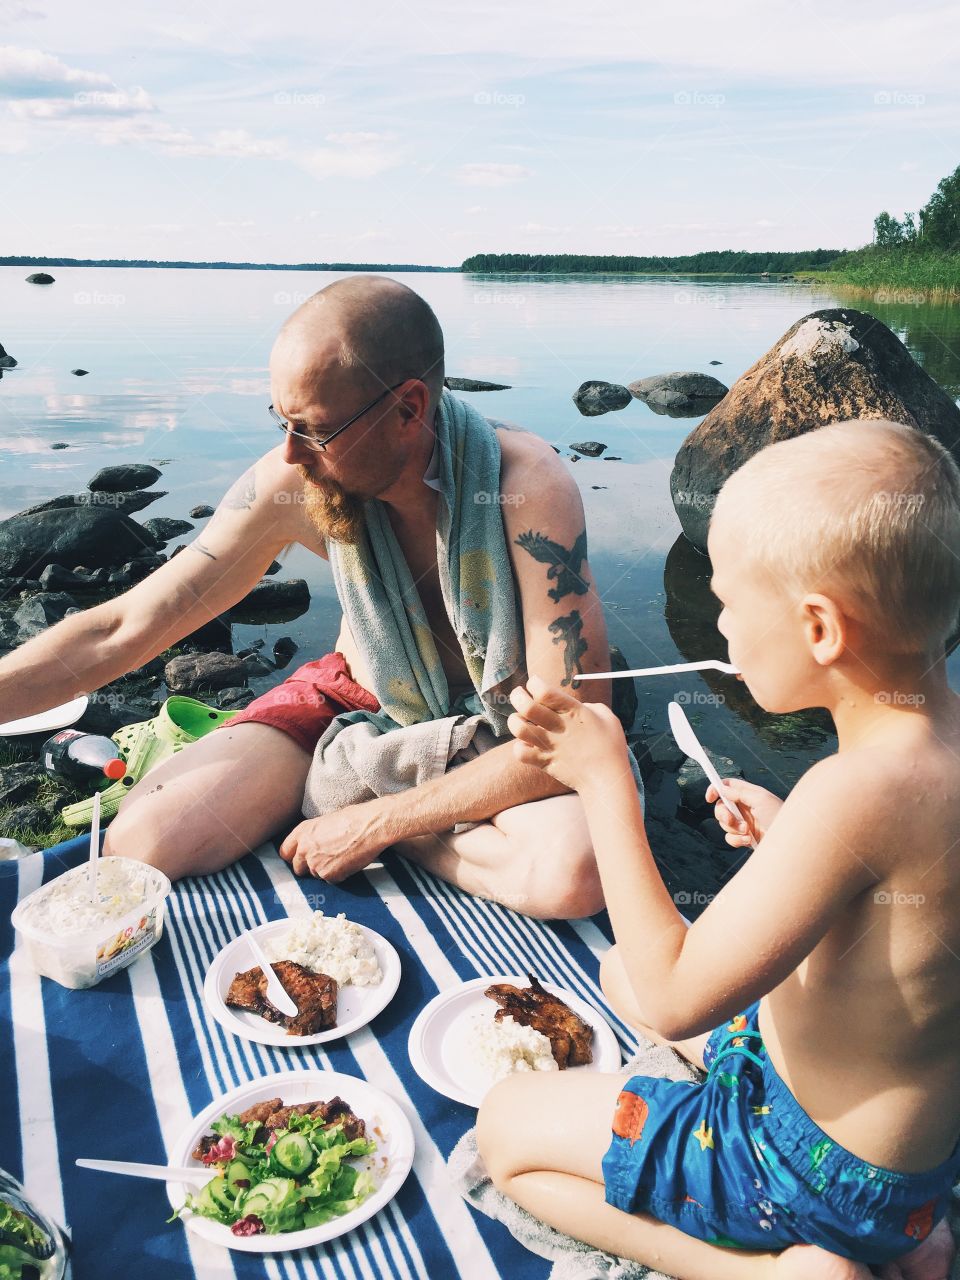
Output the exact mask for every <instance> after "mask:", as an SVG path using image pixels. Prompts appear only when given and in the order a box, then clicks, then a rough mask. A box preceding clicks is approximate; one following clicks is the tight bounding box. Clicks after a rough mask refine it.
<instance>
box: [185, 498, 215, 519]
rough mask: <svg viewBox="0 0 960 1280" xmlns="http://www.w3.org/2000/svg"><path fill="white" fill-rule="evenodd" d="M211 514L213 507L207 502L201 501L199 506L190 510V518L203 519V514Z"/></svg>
mask: <svg viewBox="0 0 960 1280" xmlns="http://www.w3.org/2000/svg"><path fill="white" fill-rule="evenodd" d="M212 515H213V507H211V506H210V505H209V503H206V502H201V503H200V505H199V507H194V508H193V509H192V510H191V512H190V519H191V520H203V519H204V517H205V516H212Z"/></svg>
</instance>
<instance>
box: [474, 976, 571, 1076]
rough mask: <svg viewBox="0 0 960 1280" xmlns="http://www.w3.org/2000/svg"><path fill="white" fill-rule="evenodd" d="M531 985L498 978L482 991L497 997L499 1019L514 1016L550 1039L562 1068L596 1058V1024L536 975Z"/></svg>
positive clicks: (519, 1021) (494, 998) (497, 1015)
mask: <svg viewBox="0 0 960 1280" xmlns="http://www.w3.org/2000/svg"><path fill="white" fill-rule="evenodd" d="M527 977H528V978H529V979H530V985H529V987H511V986H510V984H509V983H507V982H496V983H494V984H493V986H490V987H487V989H486V991H485V992H484V993H483V994H484V995H485V996H489V997H490V999H491V1000H495V1001H496V1002H497V1004H498V1005H499V1006H500V1008H499V1009H498V1010H497V1012H496V1014H495V1015H494V1016H495V1017H496V1020H497V1022H502V1021H503V1019H504V1018H513V1020H514V1022H518V1023H519V1024H520V1025H521V1026H522V1027H533V1029H534V1031H539V1032H541V1033H542V1034H543V1035H545V1036H546V1037H547V1039H548V1040H549V1041H550V1048H551V1049H552V1050H553V1056H554V1059H555V1061H556V1064H557V1066H558V1067H559V1068H560V1070H561V1071H563V1070H564V1068H566V1067H582V1066H585V1065H586V1064H587V1063H588V1062H592V1061H593V1050H592V1049H591V1047H590V1045H591V1042H592V1040H593V1027H591V1026H590V1025H589V1023H586V1022H584V1020H583V1019H582V1018H581V1017H579V1016H578V1015H577V1014H575V1013H574V1012H573V1010H572V1009H571V1008H570V1006H569V1005H565V1004H564V1003H563V1001H562V1000H561V999H560V998H559V997H558V996H553V995H551V994H550V992H549V991H544V989H543V987H542V986H541V985H540V983H539V982H538V981H537V979H536V978H535V977H534V976H533V974H532V973H529V974H527Z"/></svg>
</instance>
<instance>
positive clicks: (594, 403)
mask: <svg viewBox="0 0 960 1280" xmlns="http://www.w3.org/2000/svg"><path fill="white" fill-rule="evenodd" d="M630 400H631V395H630V392H629V390H628V388H627V387H621V386H620V384H619V383H618V382H599V381H593V382H581V383H580V385H579V387H577V389H576V391H575V392H574V393H573V403H574V404H575V405H576V406H577V408H578V409H579V410H580V412H581V413H582V414H583V416H584V417H585V418H598V417H599V416H600V414H602V413H611V412H613V411H614V410H616V409H625V408H626V407H627V405H628V404H629V403H630Z"/></svg>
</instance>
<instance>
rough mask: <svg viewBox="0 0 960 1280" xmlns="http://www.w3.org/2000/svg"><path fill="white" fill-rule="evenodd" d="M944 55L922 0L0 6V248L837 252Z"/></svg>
mask: <svg viewBox="0 0 960 1280" xmlns="http://www.w3.org/2000/svg"><path fill="white" fill-rule="evenodd" d="M958 65H960V6H957V5H956V4H954V3H950V4H940V3H926V2H925V0H918V2H916V3H914V4H912V5H905V4H903V3H902V0H899V2H898V3H891V2H890V0H870V3H866V2H865V0H847V2H846V3H844V4H838V3H837V2H836V0H829V2H825V0H790V2H789V3H784V2H782V0H763V2H758V0H725V2H724V3H722V4H720V3H717V0H710V2H705V0H674V2H673V3H670V4H663V3H659V4H651V3H649V0H648V2H647V3H642V2H639V0H578V2H577V3H571V2H570V0H510V2H507V0H337V2H336V3H331V0H308V2H303V0H279V2H278V0H274V3H273V4H270V5H264V4H262V3H260V2H258V3H256V4H254V3H251V2H250V0H230V3H227V2H226V0H190V2H189V3H185V2H184V0H162V2H161V3H146V2H145V0H93V3H91V4H88V5H79V4H77V3H76V0H0V255H3V254H34V255H50V256H60V255H62V256H71V257H123V258H157V259H180V260H194V261H201V260H224V259H226V260H231V261H245V262H247V261H249V262H264V261H267V262H281V263H285V262H290V263H293V262H330V261H355V262H394V263H401V262H403V263H423V264H433V265H446V266H451V265H458V264H459V263H460V262H461V261H462V260H463V259H464V258H465V257H467V256H468V255H469V254H471V253H478V252H492V253H500V252H520V253H549V252H557V253H560V252H572V253H628V254H629V253H634V254H682V253H694V252H698V251H700V250H705V249H745V250H778V249H780V250H795V249H811V248H817V247H824V248H853V247H856V246H857V245H860V244H863V243H865V242H866V241H868V240H869V239H870V235H871V230H872V223H873V218H874V216H875V215H876V214H877V213H878V212H879V211H880V210H881V209H888V210H890V211H891V212H892V213H894V214H896V215H898V216H899V215H901V214H902V213H903V212H904V210H915V209H917V208H918V207H919V206H920V205H922V204H923V203H924V202H925V201H926V199H927V198H928V197H929V195H930V193H931V192H932V191H933V189H934V188H935V186H936V184H937V182H938V181H939V180H940V179H941V178H942V177H943V176H945V175H946V174H947V173H950V172H952V170H953V169H954V168H955V167H956V166H957V164H958V163H960V145H958V140H960V130H958V127H957V126H958V124H960V100H958V99H960V90H958V87H957V86H958V77H957V74H956V70H957V67H958Z"/></svg>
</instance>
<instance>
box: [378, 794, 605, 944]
mask: <svg viewBox="0 0 960 1280" xmlns="http://www.w3.org/2000/svg"><path fill="white" fill-rule="evenodd" d="M393 848H394V849H396V850H397V852H398V853H400V854H402V855H403V856H404V857H405V858H409V859H410V861H411V862H416V863H418V864H419V865H420V866H422V867H425V868H426V869H427V870H428V871H432V872H433V874H434V875H437V876H439V877H440V878H441V879H443V880H447V881H449V882H450V883H451V884H455V885H457V886H458V888H460V889H463V890H465V891H466V892H467V893H472V894H475V895H476V896H478V897H481V898H492V899H494V900H495V901H497V902H502V903H503V904H504V905H505V906H509V907H513V908H514V910H516V911H521V912H523V914H524V915H529V916H536V917H538V918H540V919H547V920H550V919H562V920H573V919H579V918H581V917H583V916H591V915H594V914H595V913H596V912H597V911H600V910H602V908H603V892H602V890H601V887H600V876H599V873H598V871H597V864H596V859H595V858H594V856H593V848H592V845H591V843H590V833H589V831H588V830H587V822H586V818H585V817H584V813H583V805H582V804H581V802H580V797H579V796H576V795H565V796H551V797H549V798H548V799H546V800H534V801H531V802H530V803H529V804H520V805H515V806H514V807H513V808H510V809H504V810H503V812H502V813H498V814H496V815H495V816H494V817H493V818H491V819H490V821H489V822H481V823H478V824H477V825H476V826H475V827H472V828H471V829H470V830H469V831H461V832H459V833H457V834H454V833H453V832H450V831H447V832H444V833H443V835H437V836H434V835H428V836H419V837H417V838H416V839H414V840H403V841H400V842H398V843H397V844H395V845H394V846H393Z"/></svg>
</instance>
